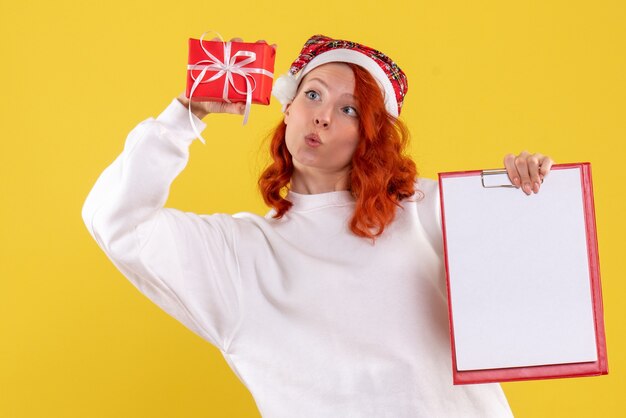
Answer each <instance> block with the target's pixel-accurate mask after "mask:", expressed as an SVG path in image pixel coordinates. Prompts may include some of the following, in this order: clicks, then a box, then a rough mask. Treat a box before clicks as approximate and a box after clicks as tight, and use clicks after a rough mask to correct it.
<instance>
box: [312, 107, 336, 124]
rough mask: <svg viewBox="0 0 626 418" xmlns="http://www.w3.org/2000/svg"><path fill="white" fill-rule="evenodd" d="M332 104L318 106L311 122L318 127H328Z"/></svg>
mask: <svg viewBox="0 0 626 418" xmlns="http://www.w3.org/2000/svg"><path fill="white" fill-rule="evenodd" d="M331 112H332V106H319V107H318V108H317V109H316V110H315V112H314V113H313V123H314V124H315V126H317V127H318V128H328V126H329V125H330V114H331Z"/></svg>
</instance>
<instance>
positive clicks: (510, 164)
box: [504, 154, 521, 189]
mask: <svg viewBox="0 0 626 418" xmlns="http://www.w3.org/2000/svg"><path fill="white" fill-rule="evenodd" d="M504 167H505V168H506V173H507V174H508V175H509V180H511V183H512V184H513V186H515V187H517V188H518V189H519V187H520V185H521V183H520V179H519V175H518V174H517V168H515V155H513V154H507V155H506V156H505V157H504Z"/></svg>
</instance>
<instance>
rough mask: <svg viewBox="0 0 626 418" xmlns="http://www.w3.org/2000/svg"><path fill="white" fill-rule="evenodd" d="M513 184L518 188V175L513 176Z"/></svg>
mask: <svg viewBox="0 0 626 418" xmlns="http://www.w3.org/2000/svg"><path fill="white" fill-rule="evenodd" d="M513 185H514V186H515V187H517V188H519V177H515V178H514V179H513Z"/></svg>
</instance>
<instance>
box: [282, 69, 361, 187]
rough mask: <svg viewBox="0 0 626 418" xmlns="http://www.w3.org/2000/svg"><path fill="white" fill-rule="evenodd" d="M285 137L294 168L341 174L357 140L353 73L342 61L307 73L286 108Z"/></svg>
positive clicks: (357, 116)
mask: <svg viewBox="0 0 626 418" xmlns="http://www.w3.org/2000/svg"><path fill="white" fill-rule="evenodd" d="M285 124H286V125H287V130H286V134H285V137H286V138H285V141H286V145H287V149H288V150H289V153H290V154H291V156H292V160H293V164H294V168H295V169H296V170H298V171H299V172H301V173H307V172H311V171H315V172H318V173H323V174H330V175H334V174H337V175H338V176H343V175H345V174H347V173H348V172H349V171H350V162H351V160H352V154H354V150H355V149H356V146H357V144H358V142H359V113H358V108H357V105H356V99H355V97H354V73H353V72H352V69H351V68H350V67H349V66H348V65H346V64H343V63H329V64H324V65H321V66H319V67H317V68H315V69H313V70H311V72H310V73H308V74H307V75H306V76H305V77H304V79H303V80H302V82H301V83H300V86H299V88H298V92H297V93H296V97H295V98H294V100H293V102H292V103H291V104H290V105H289V106H288V107H287V109H286V111H285Z"/></svg>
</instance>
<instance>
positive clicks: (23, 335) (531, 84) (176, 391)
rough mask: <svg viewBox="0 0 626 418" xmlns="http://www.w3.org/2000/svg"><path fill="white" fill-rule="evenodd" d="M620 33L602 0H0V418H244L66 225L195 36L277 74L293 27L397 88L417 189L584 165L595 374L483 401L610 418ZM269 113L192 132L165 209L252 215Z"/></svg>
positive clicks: (207, 352)
mask: <svg viewBox="0 0 626 418" xmlns="http://www.w3.org/2000/svg"><path fill="white" fill-rule="evenodd" d="M379 4H383V5H386V6H387V7H389V8H388V9H385V8H384V7H383V6H379ZM625 22H626V3H625V2H624V1H623V0H597V1H595V2H591V1H581V0H575V1H573V0H546V1H527V0H520V1H498V0H493V1H488V0H476V1H460V0H457V1H450V0H439V1H434V0H432V1H423V0H420V1H408V0H407V1H396V2H379V1H351V0H345V1H325V0H321V1H314V2H303V1H293V0H291V1H284V0H277V1H273V2H269V1H239V2H236V1H222V2H205V1H194V2H191V1H187V0H180V1H175V2H166V1H154V0H151V1H148V0H142V1H132V0H127V1H118V0H113V1H99V2H89V1H82V2H81V1H70V0H57V1H50V2H48V1H27V0H21V1H12V2H9V1H8V0H2V3H0V45H1V49H0V57H1V60H2V61H1V62H2V64H0V73H1V77H0V83H1V86H2V88H1V90H0V91H1V95H2V100H0V118H2V119H1V122H2V123H1V132H2V134H1V135H2V145H1V151H0V170H1V177H0V179H1V185H2V187H1V189H0V193H1V194H0V196H1V199H2V200H1V204H0V220H1V222H2V224H1V229H0V231H1V232H0V234H1V235H0V258H1V259H0V417H5V418H18V417H19V418H23V417H55V418H56V417H64V418H68V417H94V418H96V417H119V418H122V417H207V416H211V417H213V416H215V417H251V416H252V417H253V416H258V413H257V412H255V411H256V410H255V406H254V402H253V400H252V398H251V397H250V395H249V394H248V393H247V392H246V390H245V388H244V387H243V386H242V385H241V384H240V383H239V382H238V381H237V379H236V378H235V377H234V375H233V374H232V373H231V372H230V371H229V369H228V368H227V366H226V365H225V363H224V362H223V360H222V359H221V357H220V355H219V353H218V351H217V350H215V349H214V348H213V347H211V346H210V345H209V344H207V343H205V342H203V341H202V340H201V339H200V338H198V337H196V336H195V335H194V334H192V333H191V332H190V331H187V330H186V329H185V328H183V327H182V326H181V325H179V324H178V323H176V322H175V321H174V320H173V319H171V318H169V317H168V316H167V315H166V314H164V313H162V312H161V311H159V310H158V308H156V307H155V306H154V305H153V304H152V303H151V302H149V301H148V300H146V299H145V298H143V297H142V296H141V295H140V294H139V292H137V291H136V290H135V289H134V288H133V287H132V286H131V285H130V284H129V283H128V282H127V281H126V280H125V279H124V278H123V277H122V276H121V275H120V274H119V273H118V272H117V271H116V269H115V268H114V267H113V266H112V265H111V263H110V262H109V261H108V260H107V259H106V257H105V256H104V254H103V253H102V252H101V251H100V250H99V249H98V247H97V246H96V244H95V242H93V241H92V240H91V238H90V237H89V235H88V233H87V231H86V229H85V228H84V226H83V224H82V220H81V217H80V209H81V206H82V203H83V201H84V199H85V197H86V195H87V193H88V191H89V190H90V188H91V186H92V185H93V183H94V181H95V179H96V178H97V176H98V174H99V173H100V172H101V171H102V170H103V169H104V167H105V166H106V165H108V164H109V163H110V162H111V161H112V160H113V158H114V157H115V156H116V155H117V154H118V153H119V152H120V151H121V147H122V145H123V142H124V139H125V136H126V134H127V133H128V132H129V130H130V129H131V128H132V127H133V126H134V125H135V124H137V123H138V122H140V121H141V120H143V119H144V118H147V117H149V116H156V115H157V114H158V113H159V112H160V111H161V109H163V108H164V107H165V106H166V105H167V104H168V103H169V101H170V100H171V98H173V97H174V96H176V95H177V94H178V93H179V92H180V91H182V90H183V89H184V85H185V65H186V54H187V38H188V37H190V36H198V35H200V34H201V33H202V32H204V31H205V30H208V29H215V30H218V31H220V32H221V33H222V35H224V36H225V37H232V36H237V35H238V36H241V37H243V38H244V39H246V40H256V39H259V38H262V39H266V40H268V41H270V42H275V43H277V44H278V45H279V49H278V58H277V63H276V68H277V72H279V73H282V72H284V71H286V69H287V66H288V64H289V63H290V62H291V60H292V59H293V58H294V57H295V54H296V53H297V52H298V51H299V49H300V47H301V45H302V43H303V42H304V40H305V39H306V38H307V37H308V36H309V35H312V34H314V33H324V34H329V35H332V36H335V37H347V38H349V39H354V40H359V41H361V42H363V43H366V44H368V45H372V46H374V47H376V48H378V49H381V50H383V51H385V52H388V53H389V54H390V55H391V56H392V57H393V58H394V59H395V60H397V62H398V63H400V65H401V67H402V68H403V69H404V70H405V71H406V72H407V74H408V76H409V80H410V91H409V95H408V97H407V100H406V103H405V109H404V112H403V116H404V120H405V121H406V122H407V123H408V125H409V127H410V129H411V131H412V134H413V145H412V150H413V151H412V152H413V155H414V156H415V158H416V160H417V162H418V164H419V166H420V167H421V173H422V174H423V175H424V176H428V177H434V176H436V173H437V172H438V171H449V170H460V169H477V168H486V167H498V166H500V165H501V162H500V160H501V157H502V156H503V155H504V154H505V153H506V152H519V151H521V150H522V149H529V150H533V151H541V152H544V153H547V154H549V155H551V156H553V157H554V158H555V159H556V160H557V161H560V162H575V161H590V162H591V163H592V164H593V174H594V182H595V192H596V195H595V197H596V210H597V223H598V235H599V245H600V257H601V265H602V279H603V291H604V304H605V314H606V329H607V340H608V348H609V368H610V374H609V375H608V376H605V377H597V378H581V379H562V380H550V381H538V382H523V383H509V384H505V385H504V389H505V391H506V393H507V395H508V398H509V401H510V403H511V406H512V408H513V410H514V412H515V413H516V416H518V417H589V416H598V417H617V416H624V415H623V414H624V407H623V394H624V392H625V390H626V384H625V383H624V382H625V373H624V366H625V360H626V356H625V355H624V353H625V351H626V337H625V336H624V332H623V329H624V326H623V322H622V321H623V318H624V317H625V315H626V304H625V303H624V302H623V300H621V298H622V297H623V296H624V294H625V293H624V292H625V289H626V280H625V279H624V269H623V259H624V256H623V255H622V254H621V252H622V248H623V243H622V240H623V237H624V235H626V222H625V220H624V219H625V218H624V213H626V198H625V197H624V195H625V187H624V184H625V183H626V176H625V175H624V171H623V170H624V168H623V166H624V164H623V162H624V155H625V153H626V147H625V145H624V143H625V142H626V127H625V123H624V121H625V119H626V104H625V101H626V99H625V97H626V81H625V77H626V24H625ZM279 109H280V107H279V105H278V103H276V102H273V103H272V104H271V105H270V106H269V107H262V106H255V107H254V108H253V111H252V115H251V117H250V123H249V125H248V126H246V127H241V124H240V119H239V118H237V117H234V116H217V117H211V118H210V120H209V124H210V127H209V128H208V130H207V131H206V135H205V136H206V137H207V138H210V140H209V143H208V145H207V146H202V145H201V144H200V143H199V142H196V143H194V144H193V145H192V157H191V161H190V164H189V166H188V168H187V169H186V170H185V172H184V173H183V174H182V175H181V176H180V177H179V178H178V179H177V181H176V182H175V183H174V187H173V190H172V193H171V196H170V200H169V202H168V205H170V206H174V207H178V208H181V209H184V210H189V211H196V212H203V213H207V212H216V211H225V212H235V211H241V210H248V211H255V212H260V213H263V212H264V211H265V209H264V207H263V205H262V203H261V201H260V199H259V198H258V196H257V195H256V191H255V175H256V173H257V171H258V165H259V159H258V157H257V155H258V151H259V148H260V147H261V146H262V139H263V137H264V135H265V133H266V132H267V130H268V129H269V128H270V127H271V126H272V125H273V124H274V123H275V122H276V121H277V120H278V118H279V116H280V115H279ZM523 227H524V225H521V224H520V228H523ZM538 239H539V238H538ZM520 257H522V258H523V257H524V254H520ZM619 260H622V262H620V261H619ZM527 261H528V262H532V260H527ZM620 318H621V319H620Z"/></svg>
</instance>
